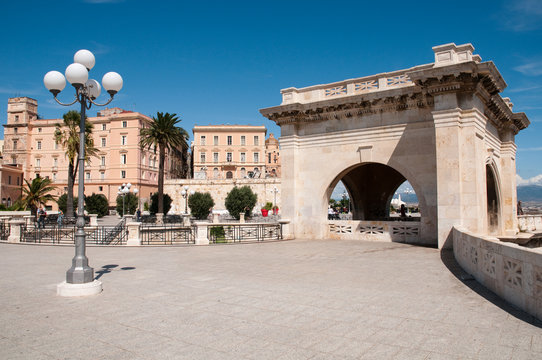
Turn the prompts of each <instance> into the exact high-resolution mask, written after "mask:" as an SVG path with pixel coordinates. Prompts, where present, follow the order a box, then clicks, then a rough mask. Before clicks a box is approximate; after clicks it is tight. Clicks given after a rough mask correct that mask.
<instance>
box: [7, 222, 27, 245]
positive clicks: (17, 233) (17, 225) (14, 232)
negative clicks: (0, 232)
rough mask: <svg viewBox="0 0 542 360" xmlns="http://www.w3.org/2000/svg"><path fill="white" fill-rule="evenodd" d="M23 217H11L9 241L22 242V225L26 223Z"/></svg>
mask: <svg viewBox="0 0 542 360" xmlns="http://www.w3.org/2000/svg"><path fill="white" fill-rule="evenodd" d="M24 222H25V221H24V220H23V219H11V220H10V221H9V237H8V242H10V243H18V242H21V235H22V226H23V225H24Z"/></svg>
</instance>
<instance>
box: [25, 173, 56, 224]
mask: <svg viewBox="0 0 542 360" xmlns="http://www.w3.org/2000/svg"><path fill="white" fill-rule="evenodd" d="M24 181H25V183H26V186H23V197H22V202H21V204H22V205H23V206H24V207H25V208H26V209H30V212H31V213H32V214H35V215H37V214H36V213H37V210H38V208H39V207H40V206H41V205H45V204H47V203H48V202H49V201H54V200H55V197H54V196H53V195H52V194H50V193H51V192H52V191H54V190H55V187H54V186H51V180H50V179H48V178H39V177H37V178H34V179H33V180H32V182H31V183H30V182H28V180H26V179H25V180H24Z"/></svg>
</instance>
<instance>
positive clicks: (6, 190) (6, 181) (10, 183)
mask: <svg viewBox="0 0 542 360" xmlns="http://www.w3.org/2000/svg"><path fill="white" fill-rule="evenodd" d="M23 182H24V181H23V169H22V166H20V165H15V166H13V165H0V199H1V201H2V205H4V206H6V207H8V206H11V205H13V204H14V203H15V202H16V201H17V199H19V198H20V197H21V195H22V186H21V185H22V184H23Z"/></svg>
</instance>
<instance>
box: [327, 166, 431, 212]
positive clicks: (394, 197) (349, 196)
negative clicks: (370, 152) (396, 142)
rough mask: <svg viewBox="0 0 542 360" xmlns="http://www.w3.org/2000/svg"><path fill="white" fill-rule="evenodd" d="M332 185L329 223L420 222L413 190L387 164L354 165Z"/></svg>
mask: <svg viewBox="0 0 542 360" xmlns="http://www.w3.org/2000/svg"><path fill="white" fill-rule="evenodd" d="M333 184H335V186H334V187H333V191H330V195H329V204H330V205H329V207H328V219H330V220H361V221H397V220H405V221H406V220H409V221H419V220H420V216H421V214H420V212H419V207H418V199H417V196H416V193H415V191H414V190H413V188H412V186H411V185H410V183H409V182H408V180H407V179H406V178H405V177H404V176H403V175H402V174H401V173H400V172H398V171H397V170H395V169H394V168H392V167H390V166H388V165H383V164H379V163H365V164H361V165H357V166H355V167H353V168H350V169H347V170H346V171H344V172H343V173H342V174H340V175H339V176H337V177H336V179H335V180H334V182H333V183H332V186H333Z"/></svg>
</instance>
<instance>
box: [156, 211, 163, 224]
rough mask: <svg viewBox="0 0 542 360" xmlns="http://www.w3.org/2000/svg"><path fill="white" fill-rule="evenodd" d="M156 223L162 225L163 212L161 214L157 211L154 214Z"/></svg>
mask: <svg viewBox="0 0 542 360" xmlns="http://www.w3.org/2000/svg"><path fill="white" fill-rule="evenodd" d="M156 223H157V224H158V225H164V214H162V213H157V214H156Z"/></svg>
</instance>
